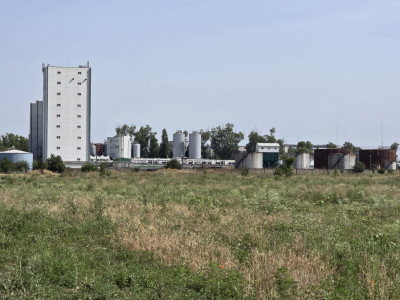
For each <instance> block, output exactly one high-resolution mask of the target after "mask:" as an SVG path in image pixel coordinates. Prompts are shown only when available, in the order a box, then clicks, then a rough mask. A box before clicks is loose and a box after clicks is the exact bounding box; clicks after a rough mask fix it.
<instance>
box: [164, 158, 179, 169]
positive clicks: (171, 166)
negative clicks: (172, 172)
mask: <svg viewBox="0 0 400 300" xmlns="http://www.w3.org/2000/svg"><path fill="white" fill-rule="evenodd" d="M165 168H166V169H178V170H180V169H182V165H181V164H180V163H179V161H178V160H177V159H176V158H173V159H171V160H170V161H169V162H167V163H166V165H165Z"/></svg>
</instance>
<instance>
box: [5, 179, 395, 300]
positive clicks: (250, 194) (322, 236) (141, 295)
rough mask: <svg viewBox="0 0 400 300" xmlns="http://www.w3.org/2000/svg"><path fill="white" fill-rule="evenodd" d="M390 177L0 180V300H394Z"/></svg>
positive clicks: (393, 221) (392, 204) (391, 188)
mask: <svg viewBox="0 0 400 300" xmlns="http://www.w3.org/2000/svg"><path fill="white" fill-rule="evenodd" d="M399 187H400V175H398V174H384V175H380V174H375V175H367V174H362V175H355V174H337V175H336V176H334V175H298V176H292V177H289V178H287V177H277V176H273V175H264V174H263V175H255V174H250V175H248V176H242V175H240V173H235V172H231V171H229V172H225V173H224V172H215V173H214V172H212V171H208V172H206V173H203V172H187V171H186V172H185V171H158V172H127V173H109V174H108V176H103V177H100V176H99V174H98V173H89V174H83V173H76V174H73V175H72V176H59V175H53V174H49V173H46V174H45V175H41V174H39V173H32V174H27V175H23V174H20V175H0V298H7V299H20V298H25V299H29V298H32V299H33V298H35V299H36V298H46V299H47V298H56V299H115V298H116V299H324V298H325V299H400V257H399V256H400V255H399V254H400V241H399V237H400V214H399V213H400V189H399Z"/></svg>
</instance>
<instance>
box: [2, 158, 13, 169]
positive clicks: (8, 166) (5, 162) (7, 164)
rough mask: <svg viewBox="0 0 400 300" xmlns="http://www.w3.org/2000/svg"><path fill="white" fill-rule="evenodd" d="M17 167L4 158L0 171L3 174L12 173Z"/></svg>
mask: <svg viewBox="0 0 400 300" xmlns="http://www.w3.org/2000/svg"><path fill="white" fill-rule="evenodd" d="M14 168H15V165H14V163H13V162H12V161H11V160H9V159H7V157H3V158H2V160H1V161H0V171H1V172H3V173H11V172H12V171H14Z"/></svg>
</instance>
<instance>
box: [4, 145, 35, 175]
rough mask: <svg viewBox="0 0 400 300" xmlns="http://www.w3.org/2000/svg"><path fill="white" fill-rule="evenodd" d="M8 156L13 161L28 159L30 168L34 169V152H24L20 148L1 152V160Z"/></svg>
mask: <svg viewBox="0 0 400 300" xmlns="http://www.w3.org/2000/svg"><path fill="white" fill-rule="evenodd" d="M4 157H5V158H7V159H8V160H10V161H12V162H13V163H16V162H21V161H26V162H27V163H28V164H29V169H30V170H32V163H33V153H30V152H24V151H20V150H9V151H4V152H0V161H1V160H2V159H3V158H4Z"/></svg>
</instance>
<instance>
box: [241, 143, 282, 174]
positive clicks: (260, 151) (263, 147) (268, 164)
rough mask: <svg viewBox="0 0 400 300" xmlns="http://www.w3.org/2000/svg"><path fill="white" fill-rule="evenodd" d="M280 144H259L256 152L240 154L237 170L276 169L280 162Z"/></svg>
mask: <svg viewBox="0 0 400 300" xmlns="http://www.w3.org/2000/svg"><path fill="white" fill-rule="evenodd" d="M279 148H280V145H279V144H278V143H257V144H256V147H255V151H254V152H240V153H238V154H237V155H236V159H235V166H236V168H248V169H265V168H275V167H277V166H278V162H279Z"/></svg>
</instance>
